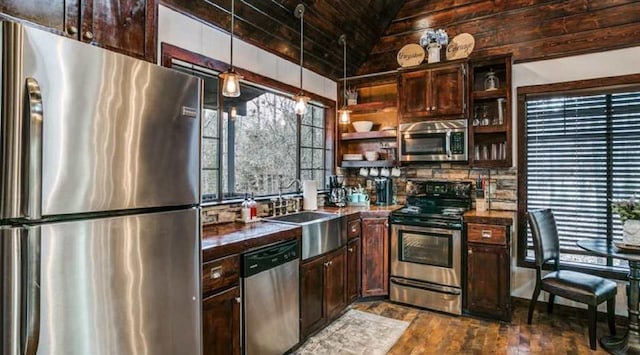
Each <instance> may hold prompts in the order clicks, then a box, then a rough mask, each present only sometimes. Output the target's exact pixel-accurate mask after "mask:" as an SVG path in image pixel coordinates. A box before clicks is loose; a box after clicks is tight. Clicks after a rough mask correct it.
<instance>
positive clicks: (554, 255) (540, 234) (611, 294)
mask: <svg viewBox="0 0 640 355" xmlns="http://www.w3.org/2000/svg"><path fill="white" fill-rule="evenodd" d="M527 218H528V220H529V226H530V227H531V234H532V235H533V249H534V251H535V264H536V286H535V289H534V291H533V296H532V297H531V303H530V304H529V317H528V319H527V322H528V323H529V324H531V318H532V317H533V310H534V308H535V304H536V302H537V301H538V296H539V295H540V291H541V290H542V291H547V292H548V293H549V303H548V305H547V312H548V313H552V312H553V301H554V299H555V296H560V297H564V298H567V299H570V300H572V301H575V302H579V303H584V304H586V305H587V308H588V314H589V345H590V346H591V349H593V350H595V349H596V319H597V313H598V311H597V308H598V305H599V304H600V303H602V302H604V301H607V320H608V323H609V331H610V332H611V334H612V335H615V333H616V324H615V304H616V292H617V287H616V283H615V282H613V281H611V280H607V279H604V278H602V277H598V276H594V275H589V274H585V273H581V272H575V271H569V270H559V261H560V242H559V240H558V228H557V226H556V220H555V218H554V217H553V212H551V210H550V209H544V210H536V211H530V212H528V213H527ZM548 261H551V262H552V265H551V266H552V271H551V272H549V273H548V274H546V275H544V276H542V267H543V265H544V264H545V263H547V262H548Z"/></svg>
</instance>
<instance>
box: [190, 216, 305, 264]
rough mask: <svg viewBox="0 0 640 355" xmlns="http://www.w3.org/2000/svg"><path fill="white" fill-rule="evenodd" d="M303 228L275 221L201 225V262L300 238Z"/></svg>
mask: <svg viewBox="0 0 640 355" xmlns="http://www.w3.org/2000/svg"><path fill="white" fill-rule="evenodd" d="M301 234H302V228H300V227H299V226H295V225H292V224H283V223H274V222H253V223H247V224H245V223H240V222H234V223H226V224H214V225H206V226H203V227H202V261H203V262H205V261H209V260H212V259H216V258H219V257H222V256H226V255H231V254H236V253H243V252H245V251H246V250H248V249H251V248H255V247H258V246H262V245H267V244H271V243H275V242H279V241H282V240H288V239H293V238H297V237H299V236H300V235H301Z"/></svg>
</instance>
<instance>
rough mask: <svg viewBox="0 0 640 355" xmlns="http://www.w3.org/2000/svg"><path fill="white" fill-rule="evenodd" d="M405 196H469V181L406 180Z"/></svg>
mask: <svg viewBox="0 0 640 355" xmlns="http://www.w3.org/2000/svg"><path fill="white" fill-rule="evenodd" d="M406 192H407V196H424V197H442V198H470V197H471V182H470V181H435V180H408V181H407V187H406Z"/></svg>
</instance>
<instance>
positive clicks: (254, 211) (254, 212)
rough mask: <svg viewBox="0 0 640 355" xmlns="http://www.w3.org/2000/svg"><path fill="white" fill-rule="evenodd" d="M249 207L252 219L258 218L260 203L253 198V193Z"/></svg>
mask: <svg viewBox="0 0 640 355" xmlns="http://www.w3.org/2000/svg"><path fill="white" fill-rule="evenodd" d="M248 206H249V213H250V216H251V219H255V218H258V203H257V202H256V200H255V199H254V198H253V193H251V199H250V200H249V204H248Z"/></svg>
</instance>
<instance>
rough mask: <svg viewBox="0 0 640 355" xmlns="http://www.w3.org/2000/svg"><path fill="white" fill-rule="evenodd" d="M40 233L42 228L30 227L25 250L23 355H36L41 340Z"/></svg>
mask: <svg viewBox="0 0 640 355" xmlns="http://www.w3.org/2000/svg"><path fill="white" fill-rule="evenodd" d="M40 233H41V228H40V226H36V227H29V228H28V229H27V235H26V239H27V240H26V248H25V249H24V250H23V255H24V256H23V261H24V264H25V265H24V266H23V268H24V270H25V273H24V275H23V277H24V281H25V282H24V290H23V291H24V292H25V297H24V298H23V299H24V300H25V305H24V308H23V309H24V320H25V322H24V324H23V330H22V344H23V346H24V347H23V351H22V352H21V354H25V355H31V354H35V353H36V352H37V351H38V341H39V339H40V260H41V259H40V251H41V237H40ZM25 254H26V255H25Z"/></svg>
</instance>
